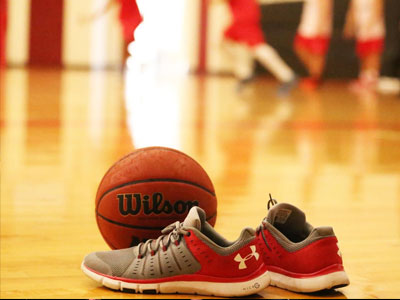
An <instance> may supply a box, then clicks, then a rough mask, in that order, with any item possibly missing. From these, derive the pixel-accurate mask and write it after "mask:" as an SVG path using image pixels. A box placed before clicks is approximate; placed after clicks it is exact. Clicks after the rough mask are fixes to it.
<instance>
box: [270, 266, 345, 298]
mask: <svg viewBox="0 0 400 300" xmlns="http://www.w3.org/2000/svg"><path fill="white" fill-rule="evenodd" d="M269 274H270V276H271V283H270V284H271V285H272V286H276V287H279V288H283V289H286V290H290V291H293V292H301V293H312V292H316V291H321V290H325V289H332V288H339V287H343V286H346V285H348V284H349V283H350V281H349V278H348V277H347V274H346V272H344V271H338V272H333V273H329V274H326V275H321V276H316V277H310V278H294V277H288V276H285V275H282V274H280V273H275V272H269Z"/></svg>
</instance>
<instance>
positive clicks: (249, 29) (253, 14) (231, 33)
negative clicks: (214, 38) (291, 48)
mask: <svg viewBox="0 0 400 300" xmlns="http://www.w3.org/2000/svg"><path fill="white" fill-rule="evenodd" d="M228 6H229V8H230V11H231V13H232V23H231V24H230V26H229V27H228V28H227V29H226V30H225V32H224V36H225V38H226V39H228V40H231V41H234V42H237V43H242V44H245V45H247V46H248V49H249V51H250V53H251V54H252V56H253V57H254V58H255V59H257V60H258V61H259V62H260V63H261V64H262V65H263V67H265V68H266V69H267V70H269V71H270V72H271V73H272V75H274V76H275V77H276V78H277V79H278V80H279V81H280V82H281V86H280V88H279V89H278V93H280V94H283V93H288V92H289V91H290V90H291V89H292V88H293V87H294V86H295V83H296V81H297V79H296V78H297V76H296V74H295V73H294V72H293V70H292V69H291V68H290V67H289V66H288V65H287V64H286V63H285V62H284V61H283V59H282V58H281V57H280V56H279V54H278V53H277V52H276V50H275V49H274V48H272V47H271V46H270V45H268V44H267V43H266V41H265V38H264V34H263V32H262V30H261V25H260V17H261V13H260V7H259V5H258V3H257V2H256V1H255V0H229V1H228Z"/></svg>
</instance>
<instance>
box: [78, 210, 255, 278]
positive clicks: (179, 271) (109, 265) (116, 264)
mask: <svg viewBox="0 0 400 300" xmlns="http://www.w3.org/2000/svg"><path fill="white" fill-rule="evenodd" d="M205 219H206V215H205V212H204V211H203V210H202V209H201V208H199V207H193V208H192V209H191V210H190V211H189V214H188V216H187V217H186V219H185V221H184V222H183V223H179V222H177V223H175V224H171V225H170V226H168V227H166V229H164V230H163V233H167V232H168V233H169V234H168V235H163V236H161V237H160V238H158V239H157V240H150V241H148V242H146V243H141V244H139V245H138V246H135V247H131V248H127V249H122V250H112V251H102V252H93V253H91V254H89V255H87V256H86V257H85V258H84V265H85V266H86V267H88V268H90V269H92V270H94V271H96V272H98V273H101V274H105V275H109V276H115V277H123V278H130V279H139V280H140V279H156V278H164V277H169V276H175V275H183V274H194V273H196V272H197V271H199V270H200V269H201V265H200V263H199V262H198V261H197V260H196V258H195V257H194V256H193V254H192V253H191V251H190V250H189V248H188V247H187V245H186V242H185V239H184V238H183V237H182V235H183V234H184V233H185V232H188V231H189V229H190V230H191V231H192V233H193V234H195V235H196V237H197V238H199V239H200V240H201V241H202V242H203V243H205V244H206V245H207V246H208V247H209V248H211V249H212V250H213V251H214V252H216V253H218V254H219V255H229V254H231V253H233V252H235V251H237V250H238V249H240V248H241V247H243V246H244V245H246V244H248V243H249V242H251V241H252V240H253V239H254V238H255V232H254V230H253V229H251V228H245V229H244V230H243V231H242V233H241V235H240V237H239V238H238V239H237V240H236V241H235V242H229V241H227V240H226V239H225V238H223V237H222V236H221V235H219V234H218V233H217V232H216V231H215V230H214V228H213V227H212V226H211V225H210V224H208V223H207V222H206V221H205ZM174 241H179V242H177V243H176V244H175V243H174Z"/></svg>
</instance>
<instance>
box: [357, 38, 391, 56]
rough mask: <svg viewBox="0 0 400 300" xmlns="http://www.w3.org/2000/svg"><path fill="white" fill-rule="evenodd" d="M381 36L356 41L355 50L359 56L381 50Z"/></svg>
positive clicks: (382, 40)
mask: <svg viewBox="0 0 400 300" xmlns="http://www.w3.org/2000/svg"><path fill="white" fill-rule="evenodd" d="M383 44H384V39H383V38H376V39H371V40H366V41H359V40H358V41H357V46H356V51H357V55H358V56H359V57H360V58H364V57H366V56H367V55H369V54H379V53H382V51H383Z"/></svg>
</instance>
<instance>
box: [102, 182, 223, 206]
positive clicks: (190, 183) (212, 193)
mask: <svg viewBox="0 0 400 300" xmlns="http://www.w3.org/2000/svg"><path fill="white" fill-rule="evenodd" d="M146 182H177V183H184V184H189V185H193V186H195V187H198V188H200V189H202V190H204V191H206V192H207V193H209V194H210V195H211V196H214V197H215V193H214V192H212V191H210V190H208V189H206V188H205V187H204V186H201V185H200V184H197V183H195V182H191V181H186V180H180V179H172V178H150V179H143V180H135V181H131V182H126V183H123V184H120V185H118V186H115V187H113V188H111V189H109V190H107V191H105V192H104V193H103V195H101V197H100V199H99V202H98V203H97V206H96V212H97V210H98V208H99V207H100V203H101V200H103V198H104V196H105V195H106V194H108V193H110V192H112V191H114V190H116V189H119V188H122V187H124V186H128V185H135V184H140V183H146Z"/></svg>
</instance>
